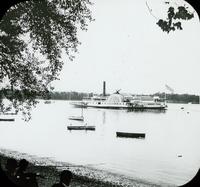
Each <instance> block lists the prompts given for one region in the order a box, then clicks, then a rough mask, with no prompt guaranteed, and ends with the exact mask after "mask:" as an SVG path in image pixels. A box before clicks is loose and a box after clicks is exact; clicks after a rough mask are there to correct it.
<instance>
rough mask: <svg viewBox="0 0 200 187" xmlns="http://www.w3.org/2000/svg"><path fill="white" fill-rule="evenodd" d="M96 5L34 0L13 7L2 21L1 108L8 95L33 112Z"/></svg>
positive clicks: (74, 0) (86, 0)
mask: <svg viewBox="0 0 200 187" xmlns="http://www.w3.org/2000/svg"><path fill="white" fill-rule="evenodd" d="M90 5H91V3H90V1H89V0H65V1H63V0H37V1H36V0H35V1H34V0H31V1H26V2H24V3H19V4H17V5H15V6H13V7H11V8H10V9H9V10H8V11H7V13H6V14H5V16H4V17H3V19H2V20H1V22H0V49H1V54H0V86H1V87H0V103H1V104H0V107H1V108H0V110H1V112H5V111H6V108H5V106H4V104H3V102H2V101H3V98H4V99H5V98H6V99H8V100H10V101H11V102H12V105H13V107H14V108H16V109H17V110H21V111H22V112H23V113H24V114H29V111H30V109H31V106H35V105H36V103H37V101H36V98H37V96H42V97H47V96H48V93H49V89H48V88H49V87H50V83H51V82H52V81H54V80H56V79H58V78H57V77H58V75H59V72H60V71H61V69H62V67H63V61H62V59H61V54H62V51H63V50H64V51H65V53H66V54H67V55H68V57H69V60H73V58H74V54H75V53H76V52H77V47H78V45H79V44H80V42H79V41H78V38H77V31H78V30H79V29H81V30H87V26H88V22H90V21H92V17H91V12H90V9H89V8H88V6H90ZM26 117H27V119H29V118H30V115H27V116H26Z"/></svg>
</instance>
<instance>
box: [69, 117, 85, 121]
mask: <svg viewBox="0 0 200 187" xmlns="http://www.w3.org/2000/svg"><path fill="white" fill-rule="evenodd" d="M68 119H69V120H77V121H83V120H84V117H83V116H69V117H68Z"/></svg>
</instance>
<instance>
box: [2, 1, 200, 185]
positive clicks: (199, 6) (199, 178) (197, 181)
mask: <svg viewBox="0 0 200 187" xmlns="http://www.w3.org/2000/svg"><path fill="white" fill-rule="evenodd" d="M24 1H29V0H3V1H1V4H0V6H1V8H0V20H1V19H2V17H3V16H4V14H5V13H6V12H7V10H8V9H9V8H10V7H11V6H13V5H15V4H17V3H20V2H24ZM35 1H39V0H35ZM40 1H41V0H40ZM185 1H186V2H187V3H189V4H190V5H191V6H192V7H193V8H194V9H195V11H196V12H197V14H198V17H199V21H200V3H199V2H198V0H185ZM192 186H195V187H198V186H200V168H199V170H198V172H197V174H196V175H195V176H194V178H193V179H192V180H191V181H190V182H188V183H187V184H185V185H183V186H181V187H192Z"/></svg>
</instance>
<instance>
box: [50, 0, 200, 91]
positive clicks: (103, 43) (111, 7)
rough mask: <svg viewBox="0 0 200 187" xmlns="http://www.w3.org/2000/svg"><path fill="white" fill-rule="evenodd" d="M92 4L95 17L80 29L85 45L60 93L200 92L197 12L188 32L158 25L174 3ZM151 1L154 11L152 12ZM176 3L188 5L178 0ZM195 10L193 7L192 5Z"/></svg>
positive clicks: (108, 0) (58, 86) (64, 74)
mask: <svg viewBox="0 0 200 187" xmlns="http://www.w3.org/2000/svg"><path fill="white" fill-rule="evenodd" d="M92 2H94V4H93V5H92V7H91V10H92V16H93V18H94V19H95V21H93V22H91V23H89V26H88V31H87V32H85V31H80V32H79V33H78V38H79V40H80V41H81V43H82V44H81V45H80V46H79V47H78V53H77V54H76V57H75V59H74V61H72V62H71V61H69V60H68V57H67V56H66V55H65V54H63V60H64V62H65V65H64V68H63V70H62V71H61V73H60V77H59V78H60V80H58V81H55V82H54V83H53V84H52V85H53V86H54V87H55V90H56V91H78V92H93V93H102V88H103V81H106V91H107V93H113V92H115V91H116V90H117V89H121V92H123V93H133V94H151V93H155V92H167V93H170V92H169V91H168V90H167V89H166V88H165V84H167V85H169V86H170V87H171V88H173V89H174V92H175V93H180V94H183V93H188V94H198V95H199V94H200V84H199V80H200V73H199V70H200V64H199V59H200V53H199V46H198V44H199V42H200V35H199V33H200V23H199V18H198V16H197V14H196V13H195V14H194V15H195V16H194V18H193V19H192V20H190V21H183V22H182V26H183V30H181V31H180V30H177V31H175V32H173V31H172V32H170V33H169V34H167V33H166V32H163V31H162V30H161V29H160V27H158V26H157V25H156V22H157V19H156V18H164V17H166V14H167V11H166V10H167V8H168V5H166V4H165V3H163V1H160V0H148V1H145V0H96V1H94V0H93V1H92ZM146 2H147V4H148V6H149V8H150V9H152V12H151V13H152V14H153V15H154V16H155V17H156V18H155V17H154V16H152V15H151V14H150V12H149V10H148V7H147V5H146ZM173 2H174V5H175V6H176V4H178V5H179V4H180V5H183V1H178V0H175V1H173ZM190 10H192V11H193V9H192V8H191V7H190Z"/></svg>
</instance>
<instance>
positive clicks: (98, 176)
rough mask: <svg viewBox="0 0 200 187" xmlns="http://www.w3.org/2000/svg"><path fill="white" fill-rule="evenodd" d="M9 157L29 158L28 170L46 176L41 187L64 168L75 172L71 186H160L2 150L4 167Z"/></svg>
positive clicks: (46, 184)
mask: <svg viewBox="0 0 200 187" xmlns="http://www.w3.org/2000/svg"><path fill="white" fill-rule="evenodd" d="M8 158H15V159H16V160H20V159H22V158H25V159H27V160H28V161H29V162H30V164H29V167H28V169H27V171H28V172H33V173H40V175H42V176H44V178H40V177H38V184H39V187H51V186H52V185H53V184H54V183H56V182H58V181H59V174H60V172H61V171H62V170H63V169H69V170H70V171H72V173H73V179H72V181H71V184H70V186H71V187H97V186H98V187H113V186H115V187H134V186H136V187H150V186H159V185H156V184H151V183H148V182H145V181H139V180H133V179H128V178H126V177H125V176H121V175H117V174H113V173H109V172H106V171H101V170H96V169H94V168H89V167H82V166H76V165H70V164H67V163H62V162H55V161H51V160H50V159H48V158H34V157H30V156H27V155H25V154H19V153H16V152H8V151H5V150H3V151H2V150H0V160H1V163H2V168H3V169H4V167H5V163H6V161H7V159H8ZM162 186H163V185H162ZM164 186H166V185H164Z"/></svg>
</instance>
